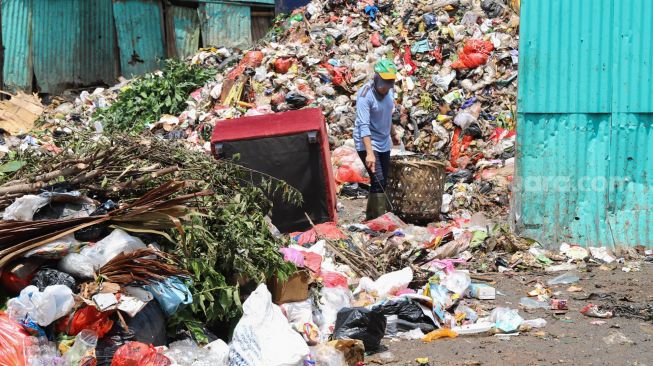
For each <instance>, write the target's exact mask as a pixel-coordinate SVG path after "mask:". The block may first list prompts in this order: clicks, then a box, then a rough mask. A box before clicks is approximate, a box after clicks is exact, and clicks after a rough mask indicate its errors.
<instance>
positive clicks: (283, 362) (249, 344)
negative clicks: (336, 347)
mask: <svg viewBox="0 0 653 366" xmlns="http://www.w3.org/2000/svg"><path fill="white" fill-rule="evenodd" d="M308 353H309V350H308V346H307V345H306V342H304V339H303V338H302V336H301V335H299V333H297V332H295V331H294V330H293V329H292V328H291V327H290V325H289V324H288V321H287V320H286V317H284V316H283V314H282V313H281V309H279V307H278V306H276V305H274V304H273V303H272V296H271V295H270V292H269V291H268V289H267V287H266V286H265V285H264V284H261V285H259V286H258V288H257V289H256V290H255V291H254V292H252V294H251V295H250V296H249V298H247V300H246V301H245V303H244V304H243V317H242V318H241V319H240V321H239V322H238V324H237V325H236V328H235V329H234V334H233V338H232V341H231V345H230V347H229V366H260V365H265V366H297V365H298V364H301V362H302V361H303V360H304V358H305V357H306V355H308Z"/></svg>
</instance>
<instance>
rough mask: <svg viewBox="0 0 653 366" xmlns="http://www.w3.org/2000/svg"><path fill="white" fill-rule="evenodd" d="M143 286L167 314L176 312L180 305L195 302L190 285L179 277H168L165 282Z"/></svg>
mask: <svg viewBox="0 0 653 366" xmlns="http://www.w3.org/2000/svg"><path fill="white" fill-rule="evenodd" d="M143 288H144V289H145V290H147V291H149V292H150V293H152V296H154V298H155V299H156V301H158V302H159V305H161V309H163V312H164V313H165V314H166V316H171V315H173V314H174V313H176V312H177V309H179V306H180V305H182V304H185V305H187V304H190V303H192V302H193V295H192V294H191V293H190V291H189V290H188V286H186V284H184V282H183V281H182V280H181V279H180V278H179V277H168V278H167V279H166V280H165V281H163V282H155V283H153V284H151V285H146V286H143Z"/></svg>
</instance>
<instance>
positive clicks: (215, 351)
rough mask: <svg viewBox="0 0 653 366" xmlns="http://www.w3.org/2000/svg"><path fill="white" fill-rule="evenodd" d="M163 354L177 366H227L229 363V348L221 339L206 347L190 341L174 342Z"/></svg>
mask: <svg viewBox="0 0 653 366" xmlns="http://www.w3.org/2000/svg"><path fill="white" fill-rule="evenodd" d="M163 354H164V355H165V356H166V357H167V358H169V359H170V361H171V362H172V364H173V365H175V366H227V365H228V363H229V346H228V345H227V344H226V343H224V341H222V340H221V339H218V340H215V341H213V342H211V343H209V344H207V345H206V346H204V347H199V346H198V345H197V343H195V342H194V341H192V340H190V339H184V340H181V341H176V342H172V343H170V345H169V346H168V349H167V350H165V351H164V352H163Z"/></svg>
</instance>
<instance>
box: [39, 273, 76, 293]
mask: <svg viewBox="0 0 653 366" xmlns="http://www.w3.org/2000/svg"><path fill="white" fill-rule="evenodd" d="M31 284H32V285H34V286H36V287H38V288H39V291H43V290H45V288H46V287H48V286H52V285H64V286H67V287H68V288H70V289H71V290H73V291H75V279H74V278H73V276H71V275H69V274H68V273H64V272H61V271H57V270H56V269H52V268H44V269H41V270H39V271H38V272H36V274H35V275H34V278H32V282H31Z"/></svg>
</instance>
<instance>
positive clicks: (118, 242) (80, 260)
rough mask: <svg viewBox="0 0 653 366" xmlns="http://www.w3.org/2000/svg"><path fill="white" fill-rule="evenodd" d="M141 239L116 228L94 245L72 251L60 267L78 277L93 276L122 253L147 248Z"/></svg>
mask: <svg viewBox="0 0 653 366" xmlns="http://www.w3.org/2000/svg"><path fill="white" fill-rule="evenodd" d="M145 248H147V246H146V245H145V244H143V242H142V241H141V239H139V238H136V237H133V236H131V235H129V234H127V233H126V232H124V231H123V230H120V229H115V230H114V231H112V232H111V234H109V235H107V236H106V237H105V238H104V239H102V240H100V241H98V242H97V243H95V245H93V246H87V247H84V249H82V250H81V251H80V252H79V253H70V254H68V255H67V256H65V257H64V258H63V259H62V260H61V261H60V262H59V269H60V270H62V271H63V272H66V273H68V274H71V275H73V276H75V277H78V278H92V277H93V273H94V272H96V271H97V270H98V269H100V267H102V266H103V265H105V264H107V263H108V262H109V261H110V260H111V259H113V258H114V257H115V256H117V255H118V254H120V253H123V252H124V253H130V252H133V251H135V250H137V249H145Z"/></svg>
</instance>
